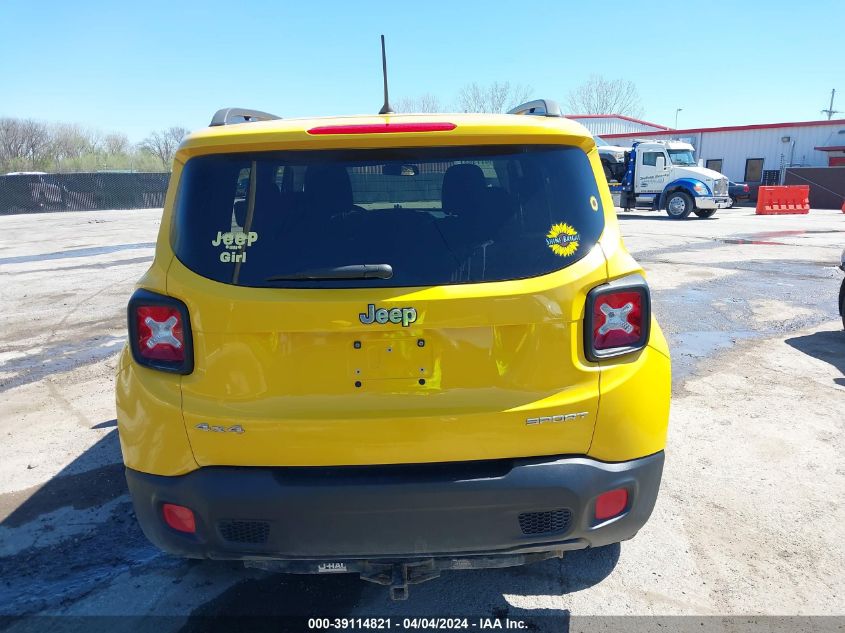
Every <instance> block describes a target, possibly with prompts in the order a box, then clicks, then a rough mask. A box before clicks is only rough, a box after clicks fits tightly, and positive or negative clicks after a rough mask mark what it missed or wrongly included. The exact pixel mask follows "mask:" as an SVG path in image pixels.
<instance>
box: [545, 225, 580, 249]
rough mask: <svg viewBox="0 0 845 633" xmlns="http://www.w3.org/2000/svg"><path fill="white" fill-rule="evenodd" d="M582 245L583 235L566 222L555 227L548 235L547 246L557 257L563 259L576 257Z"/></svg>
mask: <svg viewBox="0 0 845 633" xmlns="http://www.w3.org/2000/svg"><path fill="white" fill-rule="evenodd" d="M580 243H581V234H580V233H578V231H576V230H575V229H574V228H572V227H571V226H569V225H568V224H566V223H565V222H561V223H559V224H555V225H553V226H552V228H551V229H550V230H549V232H548V233H546V244H547V245H548V247H549V248H550V249H552V252H553V253H554V254H555V255H560V256H561V257H571V256H572V255H574V254H575V251H577V250H578V246H579V245H580Z"/></svg>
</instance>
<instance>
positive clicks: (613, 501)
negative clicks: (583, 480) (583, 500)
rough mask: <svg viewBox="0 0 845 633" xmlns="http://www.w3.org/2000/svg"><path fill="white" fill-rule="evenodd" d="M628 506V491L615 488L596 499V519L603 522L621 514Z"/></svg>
mask: <svg viewBox="0 0 845 633" xmlns="http://www.w3.org/2000/svg"><path fill="white" fill-rule="evenodd" d="M627 506H628V491H627V490H625V488H617V489H616V490H610V491H608V492H605V493H603V494H600V495H599V496H598V498H597V499H596V519H598V520H599V521H603V520H605V519H611V518H613V517H615V516H618V515H620V514H622V512H624V511H625V508H626V507H627Z"/></svg>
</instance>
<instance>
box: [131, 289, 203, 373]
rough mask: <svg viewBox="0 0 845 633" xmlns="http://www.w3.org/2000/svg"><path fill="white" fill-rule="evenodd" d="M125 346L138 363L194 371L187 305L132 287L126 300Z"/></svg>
mask: <svg viewBox="0 0 845 633" xmlns="http://www.w3.org/2000/svg"><path fill="white" fill-rule="evenodd" d="M128 317H129V347H130V349H131V350H132V358H133V359H134V360H135V362H136V363H138V364H139V365H143V366H144V367H150V368H152V369H159V370H161V371H170V372H174V373H177V374H183V375H184V374H190V373H191V372H192V371H193V370H194V353H193V344H192V341H191V321H190V318H189V317H188V308H187V307H186V306H185V304H184V303H182V302H181V301H179V299H176V298H174V297H168V296H167V295H160V294H158V293H155V292H150V291H149V290H143V289H141V290H136V291H135V294H133V295H132V298H131V299H129V308H128Z"/></svg>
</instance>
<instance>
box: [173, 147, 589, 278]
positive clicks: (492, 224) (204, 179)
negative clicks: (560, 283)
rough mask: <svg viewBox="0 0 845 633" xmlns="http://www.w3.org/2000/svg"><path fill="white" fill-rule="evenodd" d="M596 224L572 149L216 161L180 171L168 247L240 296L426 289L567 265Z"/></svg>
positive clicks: (584, 162) (374, 152)
mask: <svg viewBox="0 0 845 633" xmlns="http://www.w3.org/2000/svg"><path fill="white" fill-rule="evenodd" d="M603 227H604V217H603V213H602V209H601V201H600V198H599V192H598V187H597V185H596V181H595V178H594V176H593V171H592V169H591V167H590V163H589V161H588V159H587V156H586V154H584V152H583V151H581V150H580V149H578V148H576V147H569V146H548V145H543V146H514V145H508V146H504V147H502V146H492V147H491V146H484V147H465V146H462V147H449V148H405V149H396V148H391V149H370V150H343V151H308V152H262V153H255V154H214V155H210V156H200V157H196V158H192V159H190V160H189V161H188V162H187V163H186V165H185V167H184V169H183V171H182V177H181V181H180V183H179V195H178V199H177V206H176V213H175V219H174V227H173V229H174V230H173V247H174V250H175V253H176V256H177V257H178V258H179V260H180V261H181V262H182V263H183V264H185V265H186V266H187V267H188V268H190V269H191V270H193V271H194V272H196V273H198V274H200V275H202V276H204V277H208V278H210V279H214V280H216V281H220V282H224V283H230V284H237V285H242V286H258V287H294V288H309V287H318V288H325V287H330V288H349V287H384V286H430V285H443V284H461V283H478V282H485V281H501V280H508V279H520V278H526V277H534V276H537V275H542V274H546V273H549V272H552V271H555V270H558V269H561V268H564V267H566V266H568V265H570V264H572V263H573V262H575V261H578V260H579V259H581V258H582V257H584V256H585V255H586V254H587V253H588V252H589V251H590V249H591V248H592V247H593V246H594V245H595V243H596V241H597V240H598V238H599V236H600V234H601V231H602V229H603Z"/></svg>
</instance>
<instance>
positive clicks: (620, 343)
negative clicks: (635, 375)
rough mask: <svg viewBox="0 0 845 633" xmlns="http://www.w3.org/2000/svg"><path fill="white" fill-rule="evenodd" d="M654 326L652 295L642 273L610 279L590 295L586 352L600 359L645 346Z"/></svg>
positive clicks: (586, 323)
mask: <svg viewBox="0 0 845 633" xmlns="http://www.w3.org/2000/svg"><path fill="white" fill-rule="evenodd" d="M650 326H651V295H650V294H649V291H648V284H646V282H645V279H643V278H642V277H641V276H640V275H631V276H629V277H625V278H624V279H618V280H614V281H611V282H610V283H607V284H605V285H603V286H598V287H597V288H593V289H592V290H591V291H590V292H589V293H588V294H587V305H586V314H585V323H584V353H585V355H586V357H587V359H588V360H591V361H594V362H595V361H598V360H601V359H603V358H610V357H612V356H621V355H622V354H629V353H631V352H635V351H637V350H640V349H642V348H643V347H645V345H646V344H647V343H648V337H649V334H650Z"/></svg>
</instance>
